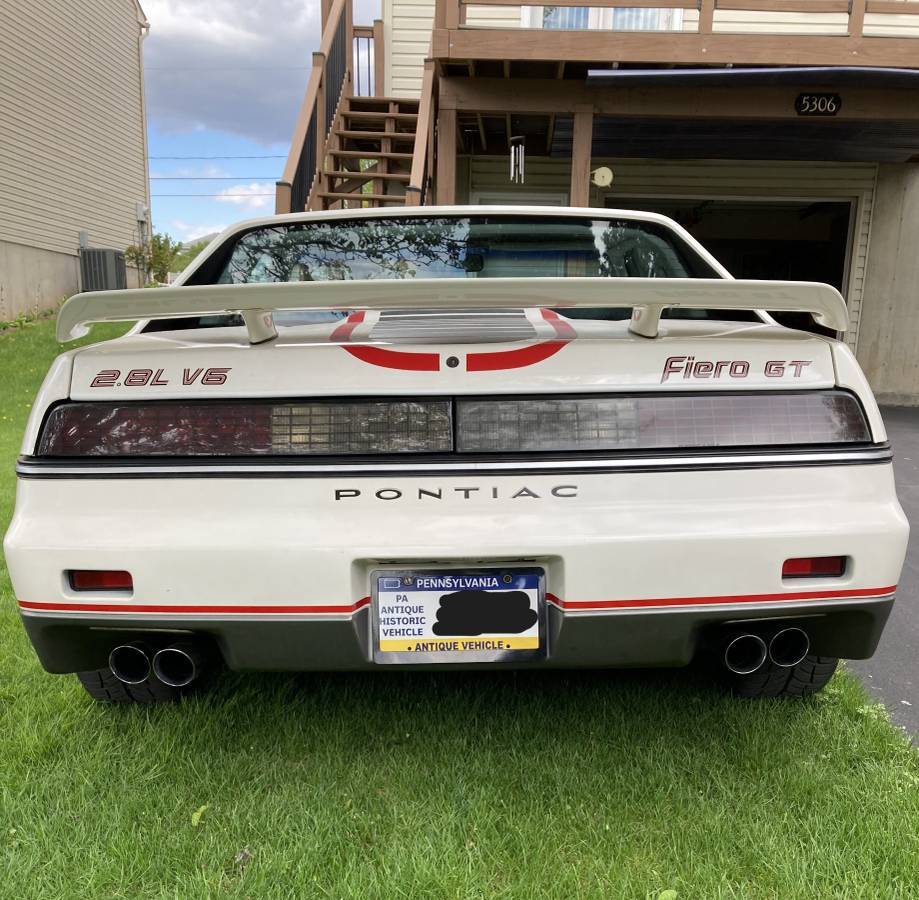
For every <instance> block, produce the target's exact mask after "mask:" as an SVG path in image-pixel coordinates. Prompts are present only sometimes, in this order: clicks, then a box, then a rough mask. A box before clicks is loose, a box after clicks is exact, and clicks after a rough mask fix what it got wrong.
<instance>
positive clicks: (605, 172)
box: [590, 166, 613, 188]
mask: <svg viewBox="0 0 919 900" xmlns="http://www.w3.org/2000/svg"><path fill="white" fill-rule="evenodd" d="M590 180H591V181H592V182H593V183H594V184H595V185H596V186H597V187H600V188H607V187H609V186H610V185H611V184H612V183H613V170H612V169H611V168H609V166H600V168H599V169H594V170H593V172H591V173H590Z"/></svg>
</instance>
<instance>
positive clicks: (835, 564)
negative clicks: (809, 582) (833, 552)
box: [782, 556, 846, 578]
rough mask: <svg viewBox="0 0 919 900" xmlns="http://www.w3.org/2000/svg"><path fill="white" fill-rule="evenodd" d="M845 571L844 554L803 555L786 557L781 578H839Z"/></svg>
mask: <svg viewBox="0 0 919 900" xmlns="http://www.w3.org/2000/svg"><path fill="white" fill-rule="evenodd" d="M845 571H846V557H844V556H805V557H802V558H801V559H786V560H785V563H784V565H783V566H782V578H839V577H840V576H842V575H844V574H845Z"/></svg>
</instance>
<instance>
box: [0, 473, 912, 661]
mask: <svg viewBox="0 0 919 900" xmlns="http://www.w3.org/2000/svg"><path fill="white" fill-rule="evenodd" d="M420 489H423V490H424V491H425V492H426V493H419V491H420ZM523 489H525V490H523ZM336 498H338V499H336ZM907 536H908V525H907V523H906V520H905V517H904V516H903V513H902V511H901V510H900V507H899V504H898V503H897V500H896V496H895V493H894V485H893V477H892V471H891V466H890V465H889V463H887V464H876V465H848V466H822V467H808V468H800V469H799V468H794V467H784V468H780V469H749V470H716V471H690V472H686V471H668V472H624V473H614V474H611V473H603V474H590V473H578V474H575V475H571V474H568V475H566V476H561V477H560V476H553V475H525V476H510V475H488V476H484V475H475V474H469V475H465V476H462V477H460V476H450V477H446V476H443V477H441V478H440V479H439V480H437V479H434V480H432V478H431V477H429V476H425V477H424V478H421V477H406V476H399V477H385V478H383V477H380V478H379V479H378V478H377V477H374V478H369V477H368V478H353V477H351V478H349V477H344V478H331V477H330V478H259V479H254V478H226V477H224V478H219V479H207V478H195V477H192V478H184V479H174V480H172V479H142V478H130V477H129V478H124V479H104V478H92V477H87V478H74V479H69V478H64V479H49V480H41V479H34V480H33V479H24V480H22V481H21V482H20V485H19V493H18V497H17V509H16V515H15V517H14V520H13V523H12V525H11V527H10V531H9V533H8V535H7V538H6V542H5V550H6V555H7V559H8V562H9V567H10V572H11V575H12V578H13V584H14V587H15V589H16V593H17V596H18V598H19V601H20V607H21V610H22V613H23V619H24V621H25V624H26V628H27V630H28V633H29V636H30V637H31V639H32V641H33V643H34V645H35V647H36V650H37V652H38V654H39V656H40V658H41V661H42V663H43V664H44V666H45V667H46V668H47V669H49V670H50V671H55V672H68V671H77V670H82V669H91V668H96V667H100V666H102V665H104V664H105V659H106V657H107V655H108V651H109V649H110V648H111V647H112V646H113V645H114V644H115V643H117V642H119V640H120V639H121V637H122V636H124V635H126V634H131V633H134V632H135V631H136V630H138V629H145V630H154V631H157V632H164V633H175V632H178V633H184V632H198V633H203V634H206V635H209V636H211V637H212V638H213V640H214V641H215V642H216V644H217V645H218V646H219V648H220V649H221V652H222V654H223V656H224V659H225V661H226V662H227V664H228V665H229V666H230V667H231V668H234V669H264V670H271V669H276V670H277V669H283V670H303V669H315V670H331V669H342V670H355V669H373V668H379V666H376V665H374V663H373V662H372V652H371V649H372V648H371V646H370V634H371V628H370V616H371V612H372V610H371V609H370V603H369V599H368V595H369V593H370V592H369V573H370V572H371V571H372V570H373V569H376V568H385V567H387V566H392V567H394V568H410V567H427V566H430V567H443V566H458V567H461V566H482V565H489V564H506V563H508V562H513V563H517V564H520V563H524V564H527V565H537V566H541V567H543V568H544V569H545V570H546V576H547V578H546V581H547V590H548V592H549V593H550V594H551V595H552V596H551V597H550V598H549V601H550V602H549V605H548V624H549V652H548V657H547V659H546V660H544V661H542V662H539V663H535V664H533V663H531V664H528V665H540V666H547V667H559V668H561V667H604V666H676V665H684V664H686V663H688V662H689V661H690V660H691V659H692V658H693V656H694V655H695V654H696V653H697V652H698V651H699V650H700V649H701V648H702V647H704V646H705V644H706V643H707V642H709V641H710V640H712V636H713V635H714V634H715V633H716V632H717V631H718V630H719V628H721V627H722V626H724V624H725V623H728V622H735V621H748V620H756V619H764V618H765V619H775V620H783V621H784V620H788V619H792V618H794V619H798V618H801V617H804V618H805V619H806V624H807V629H808V631H809V633H810V634H811V637H812V645H813V647H814V652H817V653H820V654H823V655H831V656H841V657H849V658H862V657H867V656H870V655H871V654H872V653H873V652H874V649H875V647H876V645H877V642H878V639H879V637H880V634H881V631H882V629H883V626H884V623H885V621H886V619H887V616H888V614H889V612H890V608H891V605H892V602H893V599H892V595H893V590H894V586H895V585H896V583H897V581H898V579H899V575H900V569H901V567H902V564H903V558H904V555H905V551H906V542H907ZM832 555H845V556H847V557H849V560H850V565H849V566H848V569H847V571H846V574H845V575H844V576H843V577H842V578H834V579H806V580H801V579H796V580H794V581H783V579H782V577H781V568H782V562H783V561H784V560H785V559H788V558H790V557H798V556H832ZM93 568H98V569H126V570H128V571H130V572H131V573H132V575H133V578H134V592H133V594H132V595H130V596H117V595H105V594H99V595H92V594H82V593H81V594H75V593H74V592H72V591H71V590H70V588H69V586H68V585H67V582H66V579H65V577H64V573H65V572H66V571H67V570H69V569H93Z"/></svg>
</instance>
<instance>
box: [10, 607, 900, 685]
mask: <svg viewBox="0 0 919 900" xmlns="http://www.w3.org/2000/svg"><path fill="white" fill-rule="evenodd" d="M892 606H893V597H892V596H887V597H878V598H872V599H864V598H857V599H853V600H837V601H832V602H829V603H821V605H820V607H819V609H815V607H814V603H813V601H804V602H801V603H790V602H788V601H784V602H783V603H781V605H779V604H768V605H756V606H753V607H751V608H746V609H743V610H737V609H736V608H732V609H719V608H711V607H706V608H692V609H681V610H677V611H673V610H641V611H637V612H636V611H628V612H595V613H576V614H568V613H563V612H562V611H561V610H559V609H558V608H557V607H556V606H554V605H553V604H551V603H550V604H549V606H548V610H547V613H548V626H549V628H548V631H549V652H548V656H547V658H546V659H545V660H542V661H540V662H533V663H514V666H515V667H516V668H557V669H573V668H598V669H599V668H625V667H636V668H637V667H648V666H652V667H654V666H659V667H664V666H683V665H686V664H688V663H689V662H690V661H691V660H692V659H693V657H694V656H696V654H697V653H699V652H700V651H703V650H706V649H713V648H715V647H716V646H717V645H718V641H719V636H720V635H723V634H724V633H725V631H726V630H727V629H728V628H729V627H730V625H731V623H745V624H744V627H751V628H754V629H756V630H759V629H762V628H769V627H772V628H774V629H776V630H777V629H778V628H779V627H780V625H779V623H782V624H789V623H792V622H793V623H794V624H796V625H798V626H799V627H801V628H803V629H804V630H805V631H807V633H808V635H809V637H810V638H811V647H812V651H811V652H813V653H817V654H820V655H823V656H840V657H846V658H849V659H861V658H865V657H868V656H871V655H872V654H873V653H874V651H875V649H876V647H877V644H878V641H879V640H880V637H881V633H882V631H883V629H884V624H885V622H886V621H887V617H888V615H889V614H890V610H891V608H892ZM23 622H24V623H25V627H26V631H27V632H28V635H29V638H30V639H31V641H32V644H33V646H34V647H35V650H36V652H37V653H38V656H39V659H40V660H41V663H42V665H43V666H44V667H45V668H46V669H47V670H48V671H51V672H77V671H84V670H88V669H98V668H102V667H104V666H105V665H107V660H108V654H109V651H110V650H111V649H112V647H114V646H116V645H117V644H120V643H124V642H127V641H129V640H134V639H136V638H137V636H138V633H139V632H141V631H143V632H145V633H147V634H148V635H149V636H151V637H152V638H153V640H154V641H158V642H159V643H169V642H172V641H173V640H178V639H180V638H181V637H183V636H186V635H188V634H194V635H196V636H198V637H205V638H207V639H208V640H209V641H212V642H213V644H214V645H216V647H217V648H218V649H219V651H220V654H221V656H222V657H223V660H224V662H225V663H226V664H227V666H228V667H229V668H231V669H235V670H252V671H334V670H340V671H360V670H370V669H377V670H379V669H387V668H392V666H380V665H376V664H374V663H373V661H372V652H371V645H370V633H371V629H370V609H369V607H367V606H365V607H364V608H362V609H361V610H359V611H358V612H357V613H355V614H354V615H353V616H352V617H349V618H347V619H334V620H328V619H327V620H325V621H317V620H315V619H313V620H304V619H296V620H293V621H290V620H288V619H285V620H281V621H279V620H278V619H276V618H274V619H273V618H271V617H269V616H257V617H245V616H240V617H237V618H233V619H229V618H225V617H224V618H218V617H208V618H193V619H189V618H185V617H183V618H168V617H157V618H149V617H148V618H144V617H142V616H124V617H119V618H118V619H117V621H116V620H114V619H113V618H112V617H103V616H99V617H96V616H93V617H92V618H90V617H87V616H72V615H62V614H48V613H36V612H34V611H23ZM473 666H474V667H475V668H506V667H507V664H506V663H484V664H483V663H474V664H447V665H444V664H437V665H436V668H441V669H442V668H445V667H446V668H470V667H473ZM432 667H435V666H429V665H413V666H412V668H418V669H421V668H432Z"/></svg>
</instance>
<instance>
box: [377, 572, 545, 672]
mask: <svg viewBox="0 0 919 900" xmlns="http://www.w3.org/2000/svg"><path fill="white" fill-rule="evenodd" d="M370 581H371V596H372V597H373V617H372V618H373V658H374V661H375V662H378V663H399V664H406V663H408V664H411V663H431V662H435V663H468V662H518V661H523V660H532V659H539V658H542V657H544V656H545V655H546V637H545V634H546V629H545V588H544V582H545V572H544V571H543V570H542V569H538V568H531V567H528V568H520V567H516V568H506V569H503V568H494V569H438V570H427V569H414V570H400V571H393V570H377V571H375V572H373V573H371V576H370Z"/></svg>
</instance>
